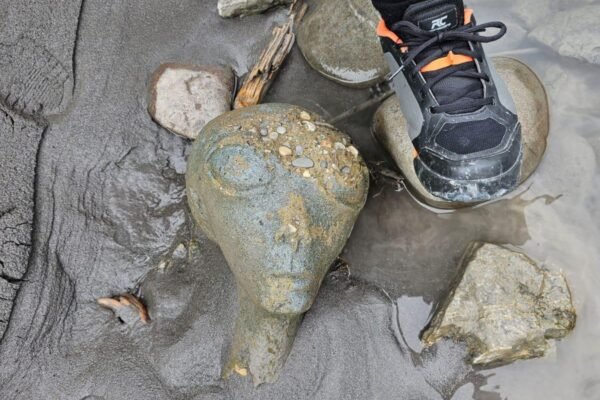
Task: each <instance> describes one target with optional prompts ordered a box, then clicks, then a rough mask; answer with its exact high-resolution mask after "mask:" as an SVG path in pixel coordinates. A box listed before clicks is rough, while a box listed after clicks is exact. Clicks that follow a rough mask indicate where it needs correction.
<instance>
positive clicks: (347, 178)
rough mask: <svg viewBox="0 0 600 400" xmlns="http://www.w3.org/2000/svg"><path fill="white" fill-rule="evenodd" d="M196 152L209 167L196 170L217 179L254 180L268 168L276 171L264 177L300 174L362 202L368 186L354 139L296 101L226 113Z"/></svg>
mask: <svg viewBox="0 0 600 400" xmlns="http://www.w3.org/2000/svg"><path fill="white" fill-rule="evenodd" d="M192 156H193V157H198V158H199V159H200V163H199V164H200V166H201V167H202V168H203V169H204V171H196V172H195V173H206V172H207V170H206V169H207V168H208V169H210V172H211V173H212V175H213V177H216V178H220V177H221V176H220V175H226V174H232V173H236V174H241V175H244V174H247V175H248V176H247V177H246V178H248V179H250V180H251V179H252V178H256V176H254V175H253V174H259V175H260V174H261V173H265V171H264V170H263V169H261V168H264V169H268V170H269V173H268V175H270V176H269V177H267V176H265V177H264V179H269V180H273V179H278V180H279V179H291V180H293V181H295V179H293V177H294V176H295V177H299V178H301V179H302V180H305V181H307V182H311V183H312V184H313V185H315V186H317V187H321V188H323V189H325V190H329V191H332V192H334V193H335V192H340V191H341V192H346V193H347V194H348V195H353V196H354V197H356V201H354V202H356V203H361V202H362V198H363V197H364V196H365V194H366V190H367V186H368V170H367V168H366V166H365V164H364V161H363V160H362V158H361V157H360V155H359V154H358V151H357V150H356V148H355V147H354V146H353V145H352V144H351V140H350V138H349V137H348V136H347V135H345V134H344V133H342V132H340V131H338V130H337V129H335V128H334V127H333V126H331V125H329V124H327V123H325V122H324V121H323V120H322V119H321V118H320V117H319V116H317V115H315V114H312V113H310V112H307V111H306V110H303V109H301V108H299V107H295V106H289V105H282V104H266V105H260V106H255V107H249V108H246V109H241V110H236V111H232V112H230V113H227V114H224V115H222V116H221V117H219V118H217V119H215V120H213V121H212V122H211V123H209V124H208V125H207V126H206V127H205V129H204V130H203V131H202V133H201V135H200V137H199V138H198V140H197V141H196V143H195V144H194V148H193V150H192ZM216 158H218V159H217V160H215V159H216ZM211 161H212V163H211ZM215 164H216V165H215ZM259 164H261V165H259ZM282 171H283V172H284V173H281V172H282ZM285 172H289V173H291V175H292V176H290V174H288V173H285ZM193 173H194V172H192V174H193ZM242 181H243V179H242V178H240V182H242ZM263 183H264V182H263ZM361 206H362V204H361Z"/></svg>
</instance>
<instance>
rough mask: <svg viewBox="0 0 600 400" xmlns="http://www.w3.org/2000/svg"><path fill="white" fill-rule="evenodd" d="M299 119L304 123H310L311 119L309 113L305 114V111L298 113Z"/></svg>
mask: <svg viewBox="0 0 600 400" xmlns="http://www.w3.org/2000/svg"><path fill="white" fill-rule="evenodd" d="M300 119H301V120H304V121H310V120H311V119H312V118H311V117H310V114H309V113H307V112H306V111H302V112H301V113H300Z"/></svg>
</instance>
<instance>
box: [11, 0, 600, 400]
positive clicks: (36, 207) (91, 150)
mask: <svg viewBox="0 0 600 400" xmlns="http://www.w3.org/2000/svg"><path fill="white" fill-rule="evenodd" d="M534 3H536V4H539V8H540V9H541V8H544V7H545V6H546V5H547V4H546V3H547V2H546V1H536V2H534ZM584 3H587V2H586V1H578V2H570V3H569V4H570V5H569V7H579V6H581V5H583V4H584ZM0 4H1V5H2V7H0V19H2V21H3V24H2V29H1V30H0V53H2V54H13V55H14V56H12V57H14V60H21V61H19V62H20V65H22V66H23V67H22V68H15V67H14V62H11V68H8V69H5V68H3V69H2V70H1V71H0V93H1V94H2V96H1V97H2V98H3V99H5V100H6V98H7V96H8V98H11V97H10V96H12V100H11V101H9V102H7V101H5V100H3V101H2V102H1V105H0V107H1V108H2V112H1V113H0V142H1V146H0V160H1V165H2V168H1V170H2V172H0V176H1V177H2V183H3V185H4V186H5V188H7V189H6V190H5V191H4V192H3V193H2V194H0V243H2V245H0V260H1V261H2V263H1V264H0V268H2V270H1V273H0V278H1V279H0V298H1V300H0V333H1V332H4V334H3V338H2V340H1V342H0V360H1V361H0V398H2V399H61V400H63V399H74V400H79V399H105V400H108V399H114V398H127V399H132V400H135V399H165V398H169V399H211V400H212V399H256V398H260V399H267V400H268V399H281V398H286V399H292V398H295V399H313V398H314V399H336V398H340V399H341V398H380V399H388V398H399V397H400V398H419V399H457V400H462V399H471V398H474V399H485V400H487V399H498V400H499V399H505V398H509V399H513V398H514V399H520V398H544V399H557V400H558V399H561V400H562V399H564V398H576V399H590V400H593V399H596V398H598V397H599V396H600V378H599V377H598V374H597V371H598V370H599V369H600V348H598V346H596V345H595V344H596V343H598V340H599V339H600V326H599V325H598V323H597V321H598V317H599V316H600V315H599V314H600V299H599V298H598V296H597V287H598V285H599V284H600V272H599V269H598V263H599V260H600V250H599V249H598V246H597V244H598V242H599V241H600V226H599V224H598V221H600V206H599V204H600V199H599V194H598V191H597V189H596V188H597V187H598V185H600V173H599V168H598V159H599V157H600V140H598V135H597V131H598V126H600V119H599V118H598V116H597V110H598V109H599V108H600V95H599V94H598V92H597V90H596V88H597V85H598V83H600V82H599V80H598V66H597V65H594V64H590V63H586V62H583V61H580V60H577V59H574V58H568V57H563V56H560V55H559V54H558V53H557V52H556V51H555V50H554V49H552V48H550V47H546V46H545V45H543V44H542V43H540V42H538V41H537V40H536V39H535V37H531V36H530V34H529V32H531V30H532V29H534V28H535V25H536V24H540V23H543V20H542V21H532V22H530V21H529V20H527V21H526V20H525V19H524V18H523V16H522V11H521V10H520V8H521V7H518V6H516V5H514V2H508V1H500V2H497V3H494V4H490V3H489V2H484V1H482V0H477V1H474V2H472V4H470V5H471V6H473V7H475V9H476V10H477V13H478V19H479V20H480V21H486V20H492V19H501V20H503V21H505V22H506V23H507V24H508V26H509V32H510V33H509V35H508V36H507V38H506V39H504V40H502V41H500V42H498V43H494V44H493V45H492V46H490V53H492V54H493V55H505V56H513V57H517V58H519V59H520V60H522V61H524V62H525V63H527V64H528V65H529V66H530V67H531V68H532V69H534V70H535V71H536V73H537V74H538V75H539V76H540V79H541V80H542V81H543V82H544V84H545V86H546V88H547V90H548V95H549V99H550V109H551V110H552V115H551V131H550V135H549V137H548V146H547V150H546V155H545V157H544V159H543V160H542V163H541V164H540V166H539V168H538V170H537V171H536V172H535V173H534V174H533V176H532V177H531V178H530V179H528V180H527V181H526V182H525V183H524V184H523V186H522V187H521V188H520V189H519V190H518V191H517V192H516V193H514V194H513V195H511V196H510V198H506V199H503V200H500V201H497V202H495V203H492V204H489V205H486V206H484V207H478V208H475V209H465V210H460V211H456V212H451V213H441V214H440V213H436V212H432V211H431V210H429V209H427V208H424V207H421V206H420V205H419V204H418V203H416V202H415V201H414V200H413V199H412V197H411V196H410V195H409V193H408V192H407V191H405V190H404V191H403V190H400V191H397V186H394V185H389V184H385V183H382V182H383V181H378V182H379V183H377V182H375V183H374V184H373V185H372V187H371V190H370V193H369V198H368V200H367V205H366V207H365V209H364V210H363V212H362V213H361V215H360V217H359V220H358V222H357V225H356V227H355V229H354V232H353V234H352V236H351V238H350V241H349V243H348V245H347V246H346V249H345V251H344V252H343V254H342V257H343V258H344V259H345V260H346V261H347V262H348V264H349V267H348V269H340V270H337V271H332V272H330V273H329V275H328V276H327V277H326V279H325V282H324V284H323V287H322V289H321V291H320V293H319V295H318V296H317V299H316V302H315V304H314V306H313V308H312V309H311V310H310V311H309V312H308V313H307V314H306V316H305V317H304V320H303V322H302V326H301V327H300V329H299V331H298V335H297V338H296V341H295V343H294V346H293V348H292V351H291V353H290V355H289V358H288V361H287V363H286V365H285V367H284V369H283V371H282V374H281V377H280V380H279V381H278V382H277V383H275V384H267V385H262V386H260V387H259V388H257V389H254V388H253V385H252V382H251V380H250V379H249V378H248V377H246V378H244V377H234V378H232V379H231V380H230V381H223V380H222V379H221V372H222V371H221V370H222V364H223V361H224V358H225V354H226V349H227V348H228V346H229V344H230V342H231V337H230V333H229V332H232V331H233V324H234V317H235V315H236V312H237V310H236V307H237V306H236V302H237V299H236V298H235V284H234V280H233V277H232V275H231V273H230V272H229V269H228V268H227V265H226V263H225V259H224V258H223V255H222V254H221V252H220V251H219V249H218V248H217V246H216V245H215V244H213V243H211V242H210V241H209V240H208V239H207V238H206V237H205V236H204V235H203V234H202V233H201V232H199V231H198V230H197V229H196V228H195V226H194V224H193V223H192V220H191V218H190V214H189V210H188V208H187V205H186V199H185V185H184V174H185V171H186V156H187V153H188V151H189V148H190V146H191V144H190V142H189V141H187V140H185V139H183V138H179V137H177V136H175V135H173V134H172V133H169V132H168V131H166V130H164V129H162V128H160V127H159V126H158V125H156V124H155V123H154V122H153V121H152V119H151V117H150V115H149V114H148V112H147V108H148V104H147V96H146V93H147V90H148V85H149V84H150V81H151V76H152V72H153V71H154V70H155V69H156V68H157V67H158V66H159V65H160V64H162V63H164V62H181V63H193V64H200V65H203V64H215V63H217V64H229V65H231V66H232V68H233V69H234V70H235V71H236V72H237V74H238V75H243V74H244V73H246V72H247V71H248V70H249V68H250V67H251V65H252V63H253V62H254V59H255V57H256V56H257V55H258V54H259V53H260V49H262V48H263V46H264V45H265V44H266V42H267V41H268V39H269V37H270V31H271V29H272V27H273V26H274V25H275V24H276V23H280V22H282V21H284V20H285V18H286V15H285V11H283V10H279V11H274V12H270V13H268V14H264V15H257V16H251V17H247V18H243V19H231V20H223V19H220V18H219V17H218V15H217V10H216V3H215V4H212V5H211V6H209V5H205V4H199V3H198V2H197V1H192V0H186V1H181V2H165V1H158V0H151V1H148V2H145V3H144V4H140V3H137V2H136V3H132V2H92V1H84V2H83V4H82V5H81V4H80V3H79V2H77V1H65V2H61V3H60V6H57V5H55V4H54V2H50V1H42V0H39V1H37V2H36V3H35V4H28V5H25V4H24V3H23V4H21V3H18V2H9V1H5V0H3V1H0ZM80 5H81V8H80ZM215 33H218V34H215ZM15 49H16V50H15ZM19 49H20V50H19ZM26 49H29V50H27V51H26ZM44 57H45V58H44ZM2 59H3V60H4V59H5V58H4V57H2ZM27 60H32V61H27ZM44 60H45V61H44ZM57 65H60V68H59V67H57ZM32 71H34V72H32ZM35 71H37V72H35ZM27 77H29V78H27ZM22 79H28V81H29V82H32V83H34V82H40V83H39V84H32V85H31V86H27V87H25V86H22V87H19V86H18V85H16V84H15V83H14V82H21V81H22ZM36 79H37V81H36ZM61 82H62V83H61ZM368 97H369V92H368V91H367V90H357V89H350V88H346V87H343V86H339V85H337V84H336V83H334V82H331V81H329V80H327V79H326V78H324V77H322V76H320V75H319V74H318V73H317V72H315V71H313V70H311V69H310V67H309V66H308V65H307V64H306V62H305V60H304V58H303V57H302V55H301V54H300V52H299V50H298V49H297V48H295V49H294V50H293V52H292V54H291V56H290V58H289V59H288V60H287V62H286V64H285V66H284V68H283V70H282V71H281V73H280V75H279V77H278V79H277V81H276V82H275V84H274V85H273V87H272V88H271V91H270V92H269V94H268V96H267V98H266V99H265V101H272V102H283V103H291V104H297V105H299V106H302V107H305V108H308V109H310V110H312V111H315V112H317V113H319V114H321V115H323V116H324V117H325V118H328V117H332V116H335V115H338V114H340V113H342V112H343V111H345V110H347V109H349V108H351V107H353V106H355V105H357V104H360V103H362V102H363V101H365V100H366V99H368ZM374 111H375V109H369V110H366V111H364V112H362V113H359V114H357V115H355V116H354V117H352V118H350V119H348V120H345V121H343V122H341V123H339V124H338V128H340V129H341V130H343V131H345V132H347V133H348V134H349V135H350V136H351V137H352V139H353V142H354V143H355V144H356V147H357V148H358V149H359V150H360V152H361V153H362V154H363V156H364V157H365V159H366V160H367V163H370V164H372V165H373V164H375V163H377V162H380V161H383V160H384V156H383V152H382V150H381V149H380V148H379V147H378V145H377V144H376V142H375V140H374V139H373V138H372V137H371V135H370V123H371V117H372V114H373V113H374ZM473 240H480V241H490V242H495V243H500V244H503V245H509V246H514V247H515V248H517V249H519V250H520V251H523V252H525V253H527V254H528V255H529V256H530V257H532V258H533V259H535V260H536V261H538V262H539V263H540V264H541V265H544V266H549V267H550V266H552V267H554V268H559V269H562V271H563V272H564V274H565V275H566V277H567V279H568V281H569V282H570V284H571V287H572V291H573V296H574V301H575V306H576V308H577V310H578V314H579V319H578V326H577V328H576V329H575V331H574V332H573V334H572V335H571V336H569V337H568V338H566V339H564V340H562V341H560V342H558V343H557V346H556V350H555V352H554V353H553V354H552V355H550V356H547V357H545V358H543V359H538V360H531V361H526V362H517V363H515V364H511V365H508V366H503V367H499V368H495V369H487V370H473V369H472V368H471V367H469V366H468V365H467V364H465V363H464V361H463V358H464V357H465V354H466V353H465V350H464V349H463V348H462V347H461V346H459V345H456V344H454V343H451V342H441V343H440V344H438V345H436V346H434V347H431V348H429V349H423V348H422V347H421V345H420V341H419V334H420V332H421V330H422V329H423V327H424V326H425V324H426V323H427V319H428V317H429V314H430V312H431V309H432V308H433V306H434V305H435V304H436V303H437V302H439V301H440V300H441V299H442V298H443V296H444V294H445V292H446V291H447V290H448V282H449V281H450V280H451V278H452V276H453V275H454V274H455V272H456V268H457V262H458V259H459V258H460V255H461V254H462V252H463V251H464V249H465V248H466V246H467V245H468V244H469V243H470V242H471V241H473ZM181 245H183V247H182V246H181ZM124 292H130V293H135V294H137V295H139V296H140V298H141V299H142V300H143V301H144V303H145V304H146V305H147V307H148V310H149V313H150V317H151V319H152V322H151V323H150V324H142V323H139V322H137V323H136V322H134V323H131V324H127V323H126V324H122V323H120V322H119V320H118V319H116V318H115V316H114V315H113V313H112V312H111V311H109V310H106V309H103V308H101V307H100V306H98V305H97V303H96V299H97V298H99V297H107V296H114V295H118V294H121V293H124Z"/></svg>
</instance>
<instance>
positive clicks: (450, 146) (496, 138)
mask: <svg viewBox="0 0 600 400" xmlns="http://www.w3.org/2000/svg"><path fill="white" fill-rule="evenodd" d="M504 133H505V128H504V127H503V126H502V125H500V124H499V123H498V122H496V121H494V120H493V119H489V118H488V119H484V120H482V121H473V122H464V123H460V124H448V125H446V126H445V127H444V128H443V129H442V131H441V132H440V133H439V134H438V136H437V137H436V139H435V141H436V142H437V144H438V145H440V146H442V147H443V148H445V149H447V150H450V151H452V152H454V153H457V154H470V153H476V152H479V151H483V150H488V149H492V148H494V147H496V146H498V145H499V144H500V143H501V142H502V138H503V137H504Z"/></svg>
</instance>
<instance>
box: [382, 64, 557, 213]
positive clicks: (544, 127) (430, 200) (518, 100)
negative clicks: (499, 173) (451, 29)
mask: <svg viewBox="0 0 600 400" xmlns="http://www.w3.org/2000/svg"><path fill="white" fill-rule="evenodd" d="M493 62H494V65H495V66H496V70H497V72H498V74H499V75H500V76H501V77H502V78H503V79H504V81H505V82H506V84H507V86H508V89H509V91H510V92H511V94H512V96H513V99H514V101H515V104H516V107H517V113H518V115H519V120H520V121H521V126H522V133H523V151H524V155H523V166H522V172H521V182H524V181H526V180H527V178H529V177H530V176H531V174H532V173H533V172H534V171H535V170H536V168H537V166H538V165H539V163H540V162H541V160H542V157H543V155H544V152H545V150H546V142H547V137H548V132H549V129H550V121H549V107H548V99H547V96H546V91H545V89H544V86H543V84H542V82H541V81H540V80H539V78H538V77H537V75H536V74H535V73H534V72H533V71H532V70H531V69H530V68H529V67H527V66H526V65H525V64H523V63H522V62H520V61H518V60H516V59H513V58H508V57H495V58H493ZM373 133H374V135H375V137H376V138H377V140H378V141H379V143H381V145H382V146H383V147H384V148H385V150H386V151H387V152H388V153H389V154H390V155H391V157H392V158H393V159H394V161H395V162H396V165H397V166H398V168H400V171H401V172H402V174H403V175H404V177H405V178H406V182H407V183H408V185H409V187H410V189H411V191H412V192H413V193H414V194H415V195H417V196H418V197H419V198H420V199H421V200H423V201H424V202H426V203H427V204H429V205H430V206H433V207H437V208H461V207H464V206H466V205H465V204H462V203H458V202H449V201H446V200H442V199H440V198H437V197H435V196H433V195H432V194H431V193H429V192H428V191H427V190H426V189H425V187H424V186H423V185H422V184H421V182H420V181H419V179H418V178H417V174H416V173H415V170H414V166H413V145H412V142H411V141H410V138H409V136H408V132H407V130H406V119H405V118H404V116H403V115H402V111H401V110H400V103H399V101H398V99H397V97H396V96H392V97H390V98H389V99H388V100H386V101H385V102H384V103H383V104H382V105H381V106H380V107H379V109H378V110H377V112H376V113H375V116H374V118H373Z"/></svg>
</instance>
